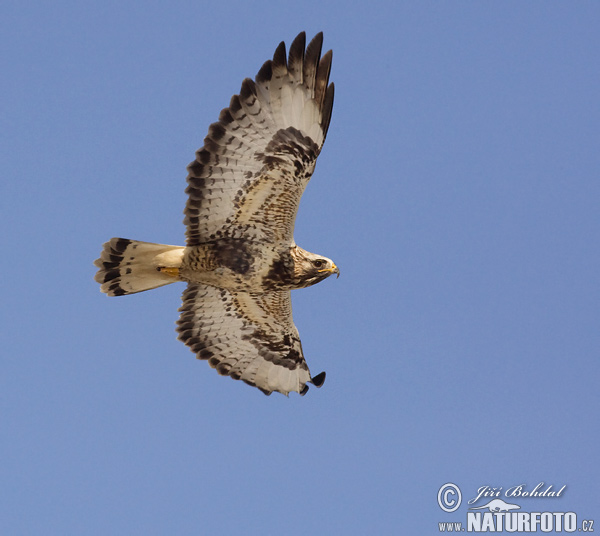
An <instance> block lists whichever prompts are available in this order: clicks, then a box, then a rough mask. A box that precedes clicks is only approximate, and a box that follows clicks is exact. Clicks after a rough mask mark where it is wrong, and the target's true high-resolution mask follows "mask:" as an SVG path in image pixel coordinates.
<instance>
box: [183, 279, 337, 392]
mask: <svg viewBox="0 0 600 536" xmlns="http://www.w3.org/2000/svg"><path fill="white" fill-rule="evenodd" d="M179 311H180V312H181V316H180V317H179V320H178V321H177V331H178V332H179V339H180V340H181V341H183V342H184V343H185V344H186V345H188V346H189V347H190V348H191V350H192V351H193V352H195V353H196V355H197V357H198V358H199V359H206V360H208V363H209V364H210V366H211V367H213V368H215V369H216V370H217V372H218V373H219V374H222V375H227V376H231V377H232V378H234V379H236V380H243V381H245V382H246V383H248V384H249V385H252V386H255V387H258V388H259V389H260V390H261V391H262V392H263V393H265V394H267V395H269V394H271V392H272V391H279V392H281V393H283V394H286V395H287V394H288V393H289V392H290V391H297V392H299V393H300V394H304V393H306V391H307V390H308V386H307V385H306V383H307V382H309V381H312V383H313V384H315V385H316V386H317V387H320V386H321V385H322V384H323V381H324V380H325V373H321V374H319V375H318V376H316V377H315V378H311V376H310V372H309V370H308V366H307V365H306V361H304V357H303V355H302V345H301V344H300V338H299V336H298V330H297V329H296V326H294V323H293V321H292V303H291V298H290V292H289V291H278V292H270V293H266V294H251V293H246V292H237V293H231V292H229V291H227V290H224V289H219V288H217V287H212V286H209V285H203V284H194V283H190V284H188V287H187V289H186V290H185V292H184V293H183V305H182V306H181V308H180V309H179Z"/></svg>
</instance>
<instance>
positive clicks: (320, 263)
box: [313, 259, 325, 268]
mask: <svg viewBox="0 0 600 536" xmlns="http://www.w3.org/2000/svg"><path fill="white" fill-rule="evenodd" d="M324 264H325V261H323V260H321V259H317V260H316V261H313V266H314V267H315V268H322V267H323V265H324Z"/></svg>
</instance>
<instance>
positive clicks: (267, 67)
mask: <svg viewBox="0 0 600 536" xmlns="http://www.w3.org/2000/svg"><path fill="white" fill-rule="evenodd" d="M272 76H273V62H272V61H271V60H267V61H265V62H264V63H263V66H262V67H261V68H260V71H258V73H256V77H255V79H256V82H257V83H258V84H260V83H264V82H268V81H269V80H271V77H272Z"/></svg>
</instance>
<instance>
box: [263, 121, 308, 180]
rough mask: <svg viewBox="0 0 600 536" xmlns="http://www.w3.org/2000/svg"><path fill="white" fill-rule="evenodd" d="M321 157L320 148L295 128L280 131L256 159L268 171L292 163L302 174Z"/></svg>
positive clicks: (297, 171)
mask: <svg viewBox="0 0 600 536" xmlns="http://www.w3.org/2000/svg"><path fill="white" fill-rule="evenodd" d="M317 156H319V146H318V145H317V144H316V143H315V142H314V141H313V140H312V138H309V137H308V136H305V135H304V134H302V132H300V131H299V130H298V129H296V128H294V127H288V128H286V129H281V130H278V131H277V133H276V134H275V135H274V136H273V139H272V140H271V141H270V142H269V144H268V145H267V146H266V148H265V150H264V152H257V153H256V154H255V158H256V159H257V160H258V161H260V162H262V163H263V164H264V165H265V167H266V168H267V169H274V168H277V167H281V165H282V164H284V163H285V162H286V161H290V160H291V161H292V162H293V163H294V166H295V168H296V173H298V174H302V172H303V171H304V170H305V169H306V168H307V167H308V166H309V165H310V163H312V162H314V161H315V160H316V159H317Z"/></svg>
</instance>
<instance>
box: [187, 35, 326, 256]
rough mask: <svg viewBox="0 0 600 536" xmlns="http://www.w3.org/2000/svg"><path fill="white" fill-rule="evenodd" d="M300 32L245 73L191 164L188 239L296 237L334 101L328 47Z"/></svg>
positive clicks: (190, 241)
mask: <svg viewBox="0 0 600 536" xmlns="http://www.w3.org/2000/svg"><path fill="white" fill-rule="evenodd" d="M305 42H306V36H305V34H304V32H302V33H301V34H300V35H298V37H296V39H295V40H294V41H293V43H292V45H291V46H290V52H289V58H287V59H286V50H285V44H284V43H283V42H282V43H281V44H280V45H279V46H278V47H277V50H276V51H275V54H274V55H273V60H269V61H267V62H266V63H265V64H264V65H263V66H262V68H261V69H260V71H259V72H258V74H257V75H256V81H252V80H251V79H249V78H247V79H245V80H244V82H243V83H242V88H241V91H240V94H239V95H234V96H233V97H232V98H231V102H230V104H229V108H225V109H224V110H223V111H222V112H221V115H220V117H219V121H218V122H217V123H213V124H212V125H211V126H210V128H209V131H208V136H207V137H206V138H205V140H204V146H203V147H202V148H200V149H199V150H198V152H197V153H196V160H195V161H194V162H192V163H191V164H190V165H189V166H188V171H189V175H188V178H187V181H188V187H187V190H186V192H187V193H188V195H189V199H188V201H187V205H186V208H185V220H184V223H185V224H186V225H187V231H186V235H187V245H188V246H195V245H198V244H201V243H206V242H210V241H211V240H216V239H219V238H225V237H234V238H247V239H251V240H258V241H261V240H266V241H268V242H270V243H278V242H285V243H292V242H293V231H294V221H295V219H296V213H297V211H298V204H299V203H300V197H301V196H302V192H303V191H304V188H305V187H306V184H307V183H308V181H309V179H310V176H311V175H312V172H313V170H314V167H315V162H316V159H317V156H318V154H319V152H320V150H321V147H322V146H323V142H324V141H325V136H326V134H327V128H328V126H329V120H330V118H331V109H332V106H333V93H334V87H333V83H332V84H330V85H329V86H328V81H329V71H330V69H331V57H332V55H331V51H329V52H327V53H326V54H324V55H323V57H322V58H321V46H322V42H323V34H322V33H319V34H318V35H317V36H316V37H315V38H314V39H313V40H312V41H311V42H310V44H309V45H308V47H307V48H306V51H305Z"/></svg>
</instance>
